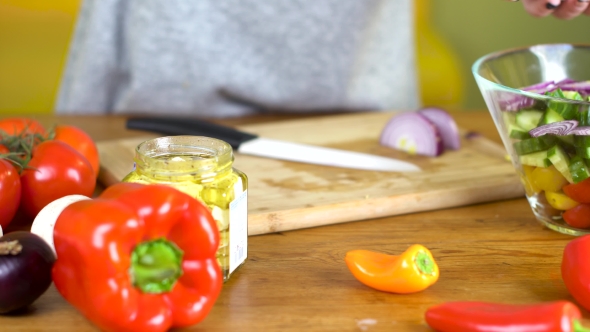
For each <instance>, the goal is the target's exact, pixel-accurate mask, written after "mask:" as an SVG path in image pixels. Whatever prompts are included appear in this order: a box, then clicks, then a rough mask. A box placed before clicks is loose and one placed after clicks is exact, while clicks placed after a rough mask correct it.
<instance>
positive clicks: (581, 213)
mask: <svg viewBox="0 0 590 332" xmlns="http://www.w3.org/2000/svg"><path fill="white" fill-rule="evenodd" d="M562 217H563V220H564V221H565V222H566V223H567V224H568V225H570V226H572V227H576V228H590V205H588V204H580V205H578V206H575V207H573V208H571V209H569V210H567V211H565V212H564V213H563V215H562Z"/></svg>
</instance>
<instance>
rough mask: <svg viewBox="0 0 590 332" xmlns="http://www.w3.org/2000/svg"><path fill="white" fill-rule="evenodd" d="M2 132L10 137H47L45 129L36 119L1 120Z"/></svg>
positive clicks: (0, 127) (0, 128)
mask: <svg viewBox="0 0 590 332" xmlns="http://www.w3.org/2000/svg"><path fill="white" fill-rule="evenodd" d="M0 130H1V131H3V132H5V133H6V134H8V135H19V134H22V133H25V134H40V135H42V136H46V135H47V132H46V131H45V127H43V125H42V124H41V123H40V122H39V121H37V120H34V119H30V118H6V119H2V120H0Z"/></svg>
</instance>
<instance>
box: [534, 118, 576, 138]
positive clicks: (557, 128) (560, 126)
mask: <svg viewBox="0 0 590 332" xmlns="http://www.w3.org/2000/svg"><path fill="white" fill-rule="evenodd" d="M577 126H578V121H576V120H565V121H558V122H553V123H549V124H546V125H542V126H538V127H537V128H533V129H531V130H530V131H529V134H530V135H531V136H532V137H538V136H542V135H545V134H553V135H559V136H564V135H569V134H570V132H571V131H572V130H573V129H574V128H576V127H577Z"/></svg>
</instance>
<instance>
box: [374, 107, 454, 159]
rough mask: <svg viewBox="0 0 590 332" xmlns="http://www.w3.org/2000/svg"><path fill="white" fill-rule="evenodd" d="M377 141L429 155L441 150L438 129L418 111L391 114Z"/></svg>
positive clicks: (441, 144)
mask: <svg viewBox="0 0 590 332" xmlns="http://www.w3.org/2000/svg"><path fill="white" fill-rule="evenodd" d="M379 142H380V143H381V145H384V146H388V147H391V148H394V149H397V150H402V151H406V152H409V153H411V154H420V155H425V156H430V157H436V156H438V155H440V154H441V153H442V152H443V141H442V139H441V136H440V132H439V130H438V129H437V127H436V126H435V125H434V124H433V123H432V122H430V121H429V120H428V119H427V118H426V117H424V116H423V115H421V114H419V113H418V112H404V113H400V114H397V115H395V116H393V117H392V118H391V119H390V120H389V121H388V122H387V124H386V125H385V128H383V131H382V132H381V137H380V138H379Z"/></svg>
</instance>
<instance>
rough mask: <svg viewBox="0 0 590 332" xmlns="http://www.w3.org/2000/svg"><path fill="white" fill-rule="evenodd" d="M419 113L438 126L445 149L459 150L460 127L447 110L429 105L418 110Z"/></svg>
mask: <svg viewBox="0 0 590 332" xmlns="http://www.w3.org/2000/svg"><path fill="white" fill-rule="evenodd" d="M418 113H419V114H420V115H423V116H424V117H426V118H427V119H428V120H430V122H432V123H433V124H434V125H435V126H436V128H438V130H439V132H440V136H441V138H442V142H443V146H444V147H445V149H451V150H458V149H459V148H460V147H461V138H460V136H459V128H457V123H455V119H453V117H452V116H451V115H450V114H449V113H447V111H445V110H443V109H440V108H435V107H428V108H424V109H422V110H420V111H418Z"/></svg>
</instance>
